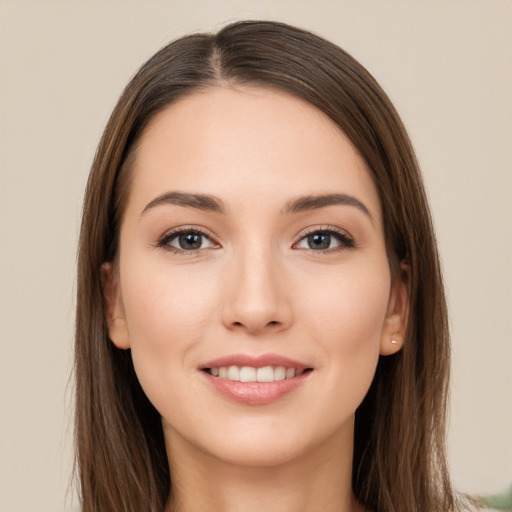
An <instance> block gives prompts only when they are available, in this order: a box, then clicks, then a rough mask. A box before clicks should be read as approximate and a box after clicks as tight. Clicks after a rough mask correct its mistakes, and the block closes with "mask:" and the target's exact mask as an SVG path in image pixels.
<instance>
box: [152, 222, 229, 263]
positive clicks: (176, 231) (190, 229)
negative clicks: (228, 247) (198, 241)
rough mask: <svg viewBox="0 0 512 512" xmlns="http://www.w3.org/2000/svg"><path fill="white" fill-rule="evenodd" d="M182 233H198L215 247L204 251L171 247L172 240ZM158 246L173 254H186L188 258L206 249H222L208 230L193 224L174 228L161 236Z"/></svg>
mask: <svg viewBox="0 0 512 512" xmlns="http://www.w3.org/2000/svg"><path fill="white" fill-rule="evenodd" d="M181 233H196V234H198V235H201V236H203V237H205V238H207V239H208V240H210V242H211V243H212V245H213V246H214V247H207V248H203V249H192V250H184V249H179V248H178V247H173V246H171V245H168V244H169V242H170V241H171V240H173V239H175V238H176V237H177V236H178V235H180V234H181ZM156 246H157V247H160V248H163V249H166V250H168V251H170V252H173V253H177V254H185V255H187V256H192V255H194V254H197V253H198V252H200V251H204V250H205V249H212V248H218V247H220V244H219V243H218V242H217V241H216V240H215V237H214V236H213V235H212V234H210V232H209V230H207V229H206V228H203V227H200V226H196V225H193V224H188V225H184V226H177V227H174V228H172V229H169V230H168V231H166V232H165V233H164V234H163V235H162V236H160V237H159V238H158V240H157V243H156Z"/></svg>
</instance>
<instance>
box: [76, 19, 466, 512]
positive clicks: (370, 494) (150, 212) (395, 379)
mask: <svg viewBox="0 0 512 512" xmlns="http://www.w3.org/2000/svg"><path fill="white" fill-rule="evenodd" d="M77 293H78V305H77V328H76V374H77V403H76V407H77V409H76V437H77V466H78V470H79V475H80V482H81V496H82V503H83V505H82V506H83V509H82V510H83V511H84V512H90V511H91V512H92V511H102V512H104V511H107V510H112V511H114V510H115V511H120V510H123V511H141V510H148V511H154V512H156V511H159V512H161V511H163V510H165V511H167V512H171V511H172V512H176V511H196V510H212V511H231V510H234V511H252V510H256V509H258V510H266V511H271V510H279V511H288V510H304V511H310V510H322V511H324V510H325V511H326V510H336V511H361V510H371V511H404V512H405V511H407V512H413V511H429V512H430V511H450V510H460V509H461V504H460V503H459V501H458V500H457V499H456V497H455V494H454V492H453V491H452V488H451V485H450V481H449V478H448V473H447V468H446V461H445V448H444V427H445V409H446V392H447V383H448V371H449V337H448V328H447V318H446V305H445V299H444V292H443V284H442V279H441V275H440V270H439V262H438V256H437V251H436V246H435V239H434V234H433V230H432V224H431V219H430V213H429V209H428V205H427V202H426V198H425V193H424V189H423V185H422V180H421V175H420V172H419V169H418V165H417V162H416V160H415V156H414V153H413V150H412V147H411V145H410V142H409V140H408V137H407V134H406V132H405V130H404V128H403V126H402V123H401V121H400V119H399V117H398V115H397V113H396V112H395V110H394V108H393V106H392V105H391V103H390V102H389V100H388V98H387V97H386V95H385V93H384V92H383V91H382V90H381V89H380V87H379V86H378V84H377V83H376V82H375V80H374V79H373V78H372V77H371V75H370V74H369V73H368V72H367V71H366V70H365V69H364V68H363V67H362V66H361V65H360V64H359V63H357V62H356V61H355V60H354V59H353V58H352V57H350V56H349V55H347V54H346V53H345V52H344V51H343V50H341V49H339V48H338V47H336V46H334V45H332V44H331V43H329V42H327V41H325V40H323V39H321V38H319V37H317V36H315V35H312V34H310V33H308V32H305V31H302V30H299V29H296V28H293V27H289V26H286V25H283V24H279V23H271V22H241V23H235V24H232V25H230V26H228V27H226V28H224V29H223V30H221V31H220V32H219V33H217V34H215V35H205V34H197V35H192V36H188V37H184V38H182V39H179V40H177V41H174V42H173V43H171V44H170V45H168V46H167V47H165V48H163V49H162V50H160V51H159V52H158V53H157V54H156V55H155V56H154V57H153V58H151V59H150V60H149V61H148V62H147V63H146V64H145V65H144V66H143V67H142V68H141V69H140V70H139V72H138V73H137V75H136V76H135V77H134V78H133V79H132V81H131V82H130V83H129V85H128V86H127V88H126V90H125V91H124V93H123V95H122V97H121V99H120V100H119V102H118V104H117V106H116V108H115V109H114V112H113V114H112V116H111V118H110V121H109V123H108V125H107V127H106V130H105V133H104V135H103V138H102V140H101V142H100V145H99V148H98V152H97V154H96V158H95V161H94V164H93V167H92V171H91V175H90V179H89V183H88V187H87V192H86V197H85V204H84V212H83V222H82V230H81V241H80V251H79V275H78V290H77Z"/></svg>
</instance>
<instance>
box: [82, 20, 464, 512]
mask: <svg viewBox="0 0 512 512" xmlns="http://www.w3.org/2000/svg"><path fill="white" fill-rule="evenodd" d="M230 84H235V85H239V84H251V85H261V86H264V87H273V88H276V89H279V90H282V91H286V92H287V93H289V94H292V95H295V96H297V97H300V98H302V99H304V100H306V101H308V102H309V103H311V104H313V105H315V106H316V107H318V108H319V109H320V110H322V111H323V112H324V113H326V114H327V115H328V116H329V117H330V118H331V119H332V120H333V121H334V122H335V123H337V124H338V126H339V127H340V128H341V129H342V130H343V131H344V132H345V134H346V135H347V136H348V137H349V139H350V140H351V141H352V143H353V145H354V146H355V148H356V149H357V150H358V151H359V153H360V154H361V156H362V157H363V158H364V160H365V161H366V163H367V166H368V169H369V171H370V173H371V176H372V177H373V180H374V182H375V184H376V187H377V189H378V192H379V196H380V201H381V205H382V210H383V218H384V223H385V226H384V227H385V235H386V241H387V250H388V258H389V262H390V267H391V269H392V272H394V274H395V275H398V274H399V272H400V270H399V268H400V267H399V262H401V261H404V260H406V261H407V263H408V264H409V265H410V275H408V282H407V286H408V290H409V299H410V307H409V311H410V315H409V322H408V332H407V335H406V339H405V343H404V346H403V349H402V350H401V351H400V352H399V353H397V354H395V355H393V356H387V357H382V358H381V360H380V361H379V363H378V366H377V371H376V374H375V378H374V380H373V383H372V385H371V388H370V390H369V392H368V394H367V396H366V397H365V399H364V401H363V403H362V404H361V405H360V407H359V408H358V410H357V412H356V430H355V451H354V461H353V490H354V493H355V495H356V497H357V498H358V499H359V500H360V501H361V503H363V504H364V505H365V506H366V507H368V508H369V509H371V510H373V511H379V512H420V511H423V512H427V511H428V512H432V511H436V512H441V511H442V512H447V511H451V510H456V509H457V503H456V499H455V496H454V493H453V492H452V489H451V485H450V481H449V478H448V473H447V467H446V460H445V445H444V439H445V414H446V398H447V385H448V373H449V334H448V324H447V311H446V304H445V296H444V291H443V283H442V279H441V273H440V268H439V260H438V254H437V249H436V243H435V237H434V232H433V228H432V221H431V216H430V212H429V208H428V205H427V200H426V197H425V191H424V188H423V183H422V178H421V174H420V171H419V168H418V164H417V161H416V158H415V155H414V151H413V149H412V146H411V144H410V141H409V138H408V136H407V133H406V131H405V129H404V127H403V125H402V122H401V120H400V118H399V116H398V114H397V112H396V111H395V109H394V107H393V105H392V104H391V102H390V101H389V99H388V97H387V96H386V94H385V93H384V92H383V90H382V89H381V88H380V86H379V85H378V84H377V83H376V81H375V79H374V78H373V77H372V76H371V75H370V74H369V73H368V71H366V70H365V69H364V68H363V67H362V66H361V64H359V63H358V62H357V61H356V60H354V59H353V58H352V57H351V56H350V55H348V54H347V53H346V52H344V51H343V50H342V49H340V48H339V47H337V46H335V45H334V44H332V43H329V42H328V41H325V40H324V39H322V38H320V37H318V36H316V35H313V34H311V33H309V32H307V31H304V30H300V29H297V28H294V27H291V26H288V25H284V24H281V23H275V22H263V21H256V22H252V21H246V22H238V23H234V24H231V25H229V26H227V27H225V28H224V29H222V30H221V31H220V32H218V33H216V34H196V35H191V36H187V37H183V38H181V39H178V40H176V41H174V42H172V43H170V44H169V45H168V46H166V47H164V48H163V49H161V50H160V51H159V52H158V53H157V54H156V55H154V56H153V57H152V58H151V59H150V60H149V61H148V62H147V63H146V64H144V65H143V66H142V68H141V69H140V70H139V72H138V73H137V74H136V75H135V77H134V78H133V79H132V80H131V81H130V83H129V84H128V86H127V87H126V89H125V91H124V92H123V94H122V96H121V98H120V100H119V102H118V104H117V105H116V107H115V109H114V111H113V113H112V116H111V117H110V120H109V122H108V124H107V127H106V129H105V132H104V134H103V137H102V139H101V142H100V144H99V147H98V150H97V153H96V156H95V159H94V163H93V165H92V169H91V174H90V177H89V182H88V185H87V190H86V194H85V201H84V209H83V219H82V228H81V235H80V246H79V258H78V286H77V316H76V364H75V371H76V445H77V469H78V474H79V481H80V491H81V500H82V511H83V512H107V511H115V512H120V511H126V512H128V511H131V512H141V511H151V512H162V510H163V509H164V507H165V503H166V501H167V499H168V496H169V493H170V491H171V482H172V480H171V475H170V474H169V467H168V462H167V456H166V451H165V446H164V439H163V433H162V425H161V420H160V416H159V414H158V412H157V411H156V410H155V408H154V407H153V406H152V404H151V403H150V402H149V400H148V399H147V397H146V396H145V394H144V392H143V391H142V389H141V387H140V385H139V382H138V380H137V377H136V375H135V372H134V369H133V365H132V361H131V355H130V351H129V350H127V351H122V350H119V349H117V348H116V347H115V346H114V345H113V343H111V342H110V340H109V336H108V331H107V325H106V321H105V316H104V303H103V294H102V285H101V279H100V267H101V264H102V263H104V262H105V261H113V260H115V258H116V255H117V251H118V236H119V226H120V220H121V218H122V214H123V206H124V204H125V202H126V195H127V190H128V189H129V178H130V167H131V165H130V164H131V160H132V157H133V155H134V151H135V149H136V147H137V142H138V140H139V138H140V136H141V133H142V132H143V130H144V128H145V127H146V126H147V124H148V122H149V121H150V120H151V119H152V118H153V117H154V116H155V114H156V113H158V112H160V111H161V110H162V109H163V108H164V107H166V106H167V105H169V104H170V103H172V102H173V101H175V100H177V99H178V98H180V97H183V96H184V95H187V94H190V93H192V92H194V91H197V90H198V89H200V88H205V87H211V86H213V85H216V86H226V85H228V86H229V85H230ZM402 277H403V276H402Z"/></svg>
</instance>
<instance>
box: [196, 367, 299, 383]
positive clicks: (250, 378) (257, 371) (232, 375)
mask: <svg viewBox="0 0 512 512" xmlns="http://www.w3.org/2000/svg"><path fill="white" fill-rule="evenodd" d="M205 371H206V372H208V373H209V374H210V375H212V376H214V377H219V378H220V379H227V380H233V381H240V382H275V381H280V380H285V379H293V377H297V376H299V375H302V373H304V370H297V369H295V368H286V367H284V366H277V367H275V368H274V367H272V366H264V367H263V368H255V367H253V366H242V367H239V366H235V365H232V366H221V367H216V368H205Z"/></svg>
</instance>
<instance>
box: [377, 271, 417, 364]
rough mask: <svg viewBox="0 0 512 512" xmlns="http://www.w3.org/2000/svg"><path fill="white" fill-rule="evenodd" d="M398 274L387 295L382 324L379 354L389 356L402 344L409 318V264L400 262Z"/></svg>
mask: <svg viewBox="0 0 512 512" xmlns="http://www.w3.org/2000/svg"><path fill="white" fill-rule="evenodd" d="M400 270H401V271H400V274H399V275H398V276H397V277H396V278H395V281H394V283H393V284H392V288H391V293H390V296H389V302H388V310H387V313H386V318H385V320H384V325H383V326H382V334H381V342H380V355H382V356H389V355H392V354H396V353H397V352H398V351H399V350H400V349H401V348H402V347H403V344H404V340H405V333H406V330H407V323H408V318H409V292H408V286H407V284H408V280H409V276H410V266H409V265H408V264H406V263H403V262H402V263H401V264H400Z"/></svg>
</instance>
